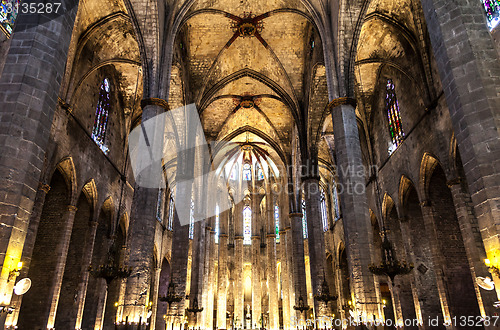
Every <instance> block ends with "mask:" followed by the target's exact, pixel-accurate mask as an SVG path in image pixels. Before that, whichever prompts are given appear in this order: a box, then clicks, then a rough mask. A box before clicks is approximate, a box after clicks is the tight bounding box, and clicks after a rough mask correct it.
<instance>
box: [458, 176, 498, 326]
mask: <svg viewBox="0 0 500 330" xmlns="http://www.w3.org/2000/svg"><path fill="white" fill-rule="evenodd" d="M448 187H449V188H450V191H451V195H452V197H453V202H454V203H455V210H456V213H457V218H458V223H459V225H460V231H461V233H462V238H463V241H464V246H465V250H466V251H467V259H468V261H469V266H470V271H471V274H472V278H475V277H476V276H482V277H490V278H491V274H489V272H488V269H487V268H486V265H485V264H484V262H483V260H484V259H486V252H485V251H484V248H483V246H482V241H481V237H480V233H479V228H478V226H477V220H476V219H475V218H474V213H473V212H472V207H471V201H470V197H469V196H468V194H467V193H466V192H465V191H464V188H463V187H462V179H461V178H457V179H456V180H451V181H449V182H448ZM496 280H497V282H495V288H496V292H497V295H498V294H500V288H499V286H500V281H498V280H500V279H496ZM473 283H474V288H475V291H476V296H477V302H478V305H479V309H480V311H481V314H482V315H483V316H485V315H494V313H495V312H496V310H495V308H494V307H493V303H494V302H495V301H496V299H495V297H494V296H493V295H492V294H491V293H488V292H487V291H485V290H482V289H480V288H479V287H478V285H477V283H476V281H474V282H473Z"/></svg>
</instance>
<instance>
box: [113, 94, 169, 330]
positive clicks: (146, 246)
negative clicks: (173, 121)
mask: <svg viewBox="0 0 500 330" xmlns="http://www.w3.org/2000/svg"><path fill="white" fill-rule="evenodd" d="M141 105H142V107H143V112H142V121H143V122H146V121H147V120H149V119H151V118H153V117H155V116H156V115H159V114H161V113H163V112H165V111H167V110H168V104H167V102H166V101H164V100H159V99H145V100H143V101H142V102H141ZM158 125H159V126H158V128H157V129H158V130H157V131H156V132H154V133H153V132H148V141H149V143H150V145H154V143H158V140H160V141H163V138H164V133H163V129H164V127H161V123H158ZM142 161H144V162H146V163H147V162H148V161H149V159H143V160H142ZM146 165H149V167H147V168H146V170H144V171H143V172H141V173H140V174H139V175H137V174H136V178H135V179H136V182H137V183H136V185H135V188H134V197H133V201H132V207H131V215H130V225H129V232H130V233H133V234H132V235H129V244H128V245H129V247H130V255H129V260H128V262H129V265H128V266H129V267H131V268H132V274H131V275H130V277H129V278H128V279H127V286H126V289H125V297H124V308H123V314H122V317H123V321H124V320H125V318H127V317H128V320H129V321H130V322H139V320H141V321H142V322H144V323H146V319H147V306H146V305H147V303H148V293H149V290H150V289H151V288H150V284H151V281H150V277H151V260H152V253H153V250H154V239H153V238H154V236H155V227H156V209H157V203H158V187H156V188H153V187H150V188H149V187H143V186H141V182H144V183H146V182H147V183H151V181H152V179H153V178H156V177H159V176H160V175H161V174H158V172H157V171H158V168H161V164H146ZM157 166H159V167H157ZM158 181H159V179H158ZM158 184H160V182H158Z"/></svg>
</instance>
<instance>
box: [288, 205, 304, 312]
mask: <svg viewBox="0 0 500 330" xmlns="http://www.w3.org/2000/svg"><path fill="white" fill-rule="evenodd" d="M289 217H290V223H291V227H292V231H291V232H292V237H291V239H290V240H289V241H288V242H289V245H290V248H289V251H290V250H291V251H292V253H291V256H292V266H293V282H294V283H293V284H294V285H293V286H294V296H293V297H291V304H293V305H292V308H293V306H297V305H298V303H299V298H300V297H302V299H304V303H305V304H307V288H306V266H305V261H304V235H303V232H302V213H290V214H289ZM292 315H293V314H292ZM295 316H296V317H297V320H300V319H302V318H303V316H304V314H303V313H302V312H300V311H295Z"/></svg>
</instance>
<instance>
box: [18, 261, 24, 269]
mask: <svg viewBox="0 0 500 330" xmlns="http://www.w3.org/2000/svg"><path fill="white" fill-rule="evenodd" d="M21 268H23V262H22V261H19V262H18V263H17V270H20V269H21Z"/></svg>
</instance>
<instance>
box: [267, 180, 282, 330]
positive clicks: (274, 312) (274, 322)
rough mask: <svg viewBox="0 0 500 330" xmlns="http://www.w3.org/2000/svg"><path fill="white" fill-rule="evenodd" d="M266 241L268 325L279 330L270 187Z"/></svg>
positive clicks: (272, 204) (274, 236) (274, 239)
mask: <svg viewBox="0 0 500 330" xmlns="http://www.w3.org/2000/svg"><path fill="white" fill-rule="evenodd" d="M265 223H266V231H267V235H266V240H267V242H266V243H267V244H266V247H267V285H268V287H269V325H268V328H269V329H271V330H279V301H278V297H279V292H278V277H277V260H276V228H275V223H274V203H273V193H272V191H271V187H269V186H268V187H267V193H266V219H265Z"/></svg>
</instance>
